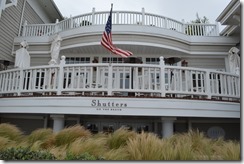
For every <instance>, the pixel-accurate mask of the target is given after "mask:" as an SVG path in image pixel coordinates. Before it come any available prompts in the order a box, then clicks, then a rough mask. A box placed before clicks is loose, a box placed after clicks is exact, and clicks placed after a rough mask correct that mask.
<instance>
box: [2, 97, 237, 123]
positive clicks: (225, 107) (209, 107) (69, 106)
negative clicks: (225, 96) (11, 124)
mask: <svg viewBox="0 0 244 164" xmlns="http://www.w3.org/2000/svg"><path fill="white" fill-rule="evenodd" d="M93 100H99V101H100V102H104V103H109V102H110V103H112V102H114V103H118V104H122V105H121V106H122V107H119V108H117V107H98V106H96V105H94V104H93V105H91V104H92V101H93ZM0 101H1V103H0V111H1V113H33V114H81V115H119V116H171V117H214V118H240V103H233V102H219V101H207V100H203V101H201V100H180V99H153V98H111V97H110V98H106V97H29V98H23V97H19V98H2V99H1V100H0ZM124 104H126V105H124ZM106 109H108V110H106ZM113 109H115V110H113Z"/></svg>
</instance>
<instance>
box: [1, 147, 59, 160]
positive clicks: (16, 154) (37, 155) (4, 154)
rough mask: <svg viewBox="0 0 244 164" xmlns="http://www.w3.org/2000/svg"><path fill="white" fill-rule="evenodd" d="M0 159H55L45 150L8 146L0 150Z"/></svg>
mask: <svg viewBox="0 0 244 164" xmlns="http://www.w3.org/2000/svg"><path fill="white" fill-rule="evenodd" d="M0 159H1V160H55V157H54V156H53V155H52V154H51V153H49V152H47V151H31V150H30V149H29V148H21V147H19V148H14V147H12V148H8V149H5V150H3V151H1V152H0Z"/></svg>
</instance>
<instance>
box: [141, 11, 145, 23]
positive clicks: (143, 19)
mask: <svg viewBox="0 0 244 164" xmlns="http://www.w3.org/2000/svg"><path fill="white" fill-rule="evenodd" d="M141 12H142V22H141V24H142V25H145V9H144V8H142V10H141Z"/></svg>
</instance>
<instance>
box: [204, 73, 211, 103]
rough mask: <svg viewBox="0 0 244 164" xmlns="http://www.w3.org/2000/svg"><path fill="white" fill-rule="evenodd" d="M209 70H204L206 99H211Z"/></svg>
mask: <svg viewBox="0 0 244 164" xmlns="http://www.w3.org/2000/svg"><path fill="white" fill-rule="evenodd" d="M210 80H211V79H210V72H209V71H208V70H207V71H206V79H205V81H206V82H205V90H206V93H207V96H208V99H211V89H210V87H211V85H210Z"/></svg>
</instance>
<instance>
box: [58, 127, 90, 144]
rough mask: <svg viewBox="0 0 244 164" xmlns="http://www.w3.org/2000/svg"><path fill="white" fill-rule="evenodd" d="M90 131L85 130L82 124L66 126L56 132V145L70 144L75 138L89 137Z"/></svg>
mask: <svg viewBox="0 0 244 164" xmlns="http://www.w3.org/2000/svg"><path fill="white" fill-rule="evenodd" d="M90 136H91V132H90V131H89V130H86V129H85V128H84V127H83V126H80V125H75V126H71V127H68V128H65V129H63V130H61V131H60V132H58V133H57V134H56V137H55V144H56V146H61V145H65V144H68V145H69V144H70V143H72V142H73V141H75V140H76V139H77V138H82V137H85V138H87V137H90Z"/></svg>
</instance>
